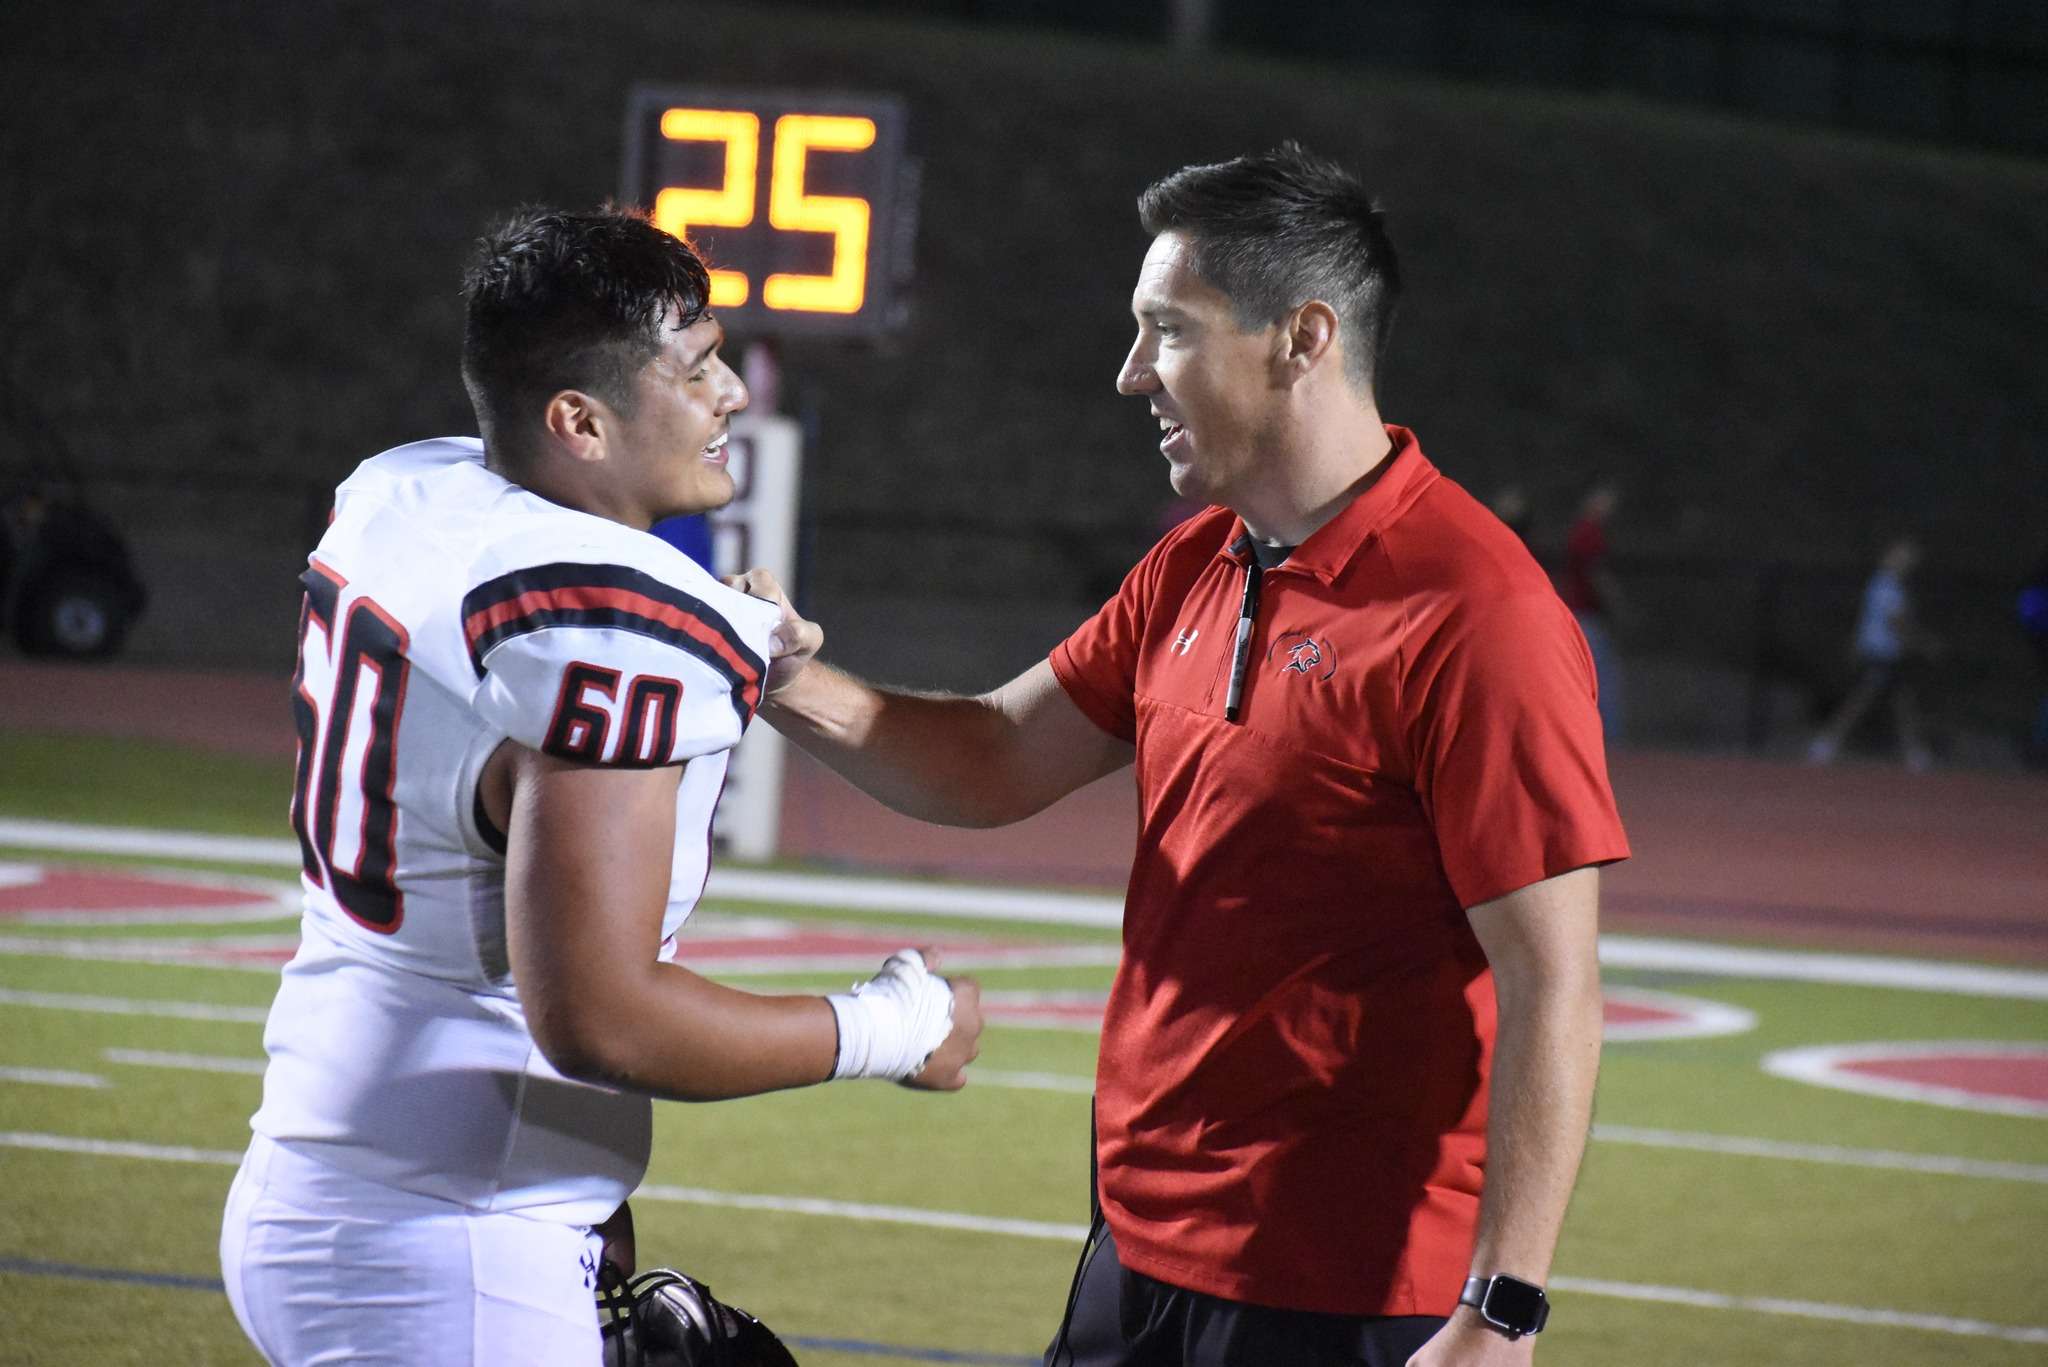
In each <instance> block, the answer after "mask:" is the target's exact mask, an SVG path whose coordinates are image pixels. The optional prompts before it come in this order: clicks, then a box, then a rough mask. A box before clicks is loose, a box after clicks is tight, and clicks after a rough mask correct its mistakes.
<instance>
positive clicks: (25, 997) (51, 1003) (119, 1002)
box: [0, 987, 270, 1025]
mask: <svg viewBox="0 0 2048 1367" xmlns="http://www.w3.org/2000/svg"><path fill="white" fill-rule="evenodd" d="M0 1006H37V1007H42V1008H44V1009H46V1010H51V1011H84V1012H88V1013H90V1014H93V1015H100V1016H162V1017H165V1018H167V1019H173V1020H194V1021H236V1022H240V1023H243V1024H248V1025H261V1024H263V1022H264V1021H266V1020H268V1019H269V1018H270V1008H269V1007H267V1006H222V1005H220V1004H218V1003H215V1002H174V1001H159V1000H156V999H154V998H150V997H93V996H85V995H81V994H79V993H75V992H22V991H19V990H17V989H15V988H11V987H0Z"/></svg>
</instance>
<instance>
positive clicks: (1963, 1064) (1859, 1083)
mask: <svg viewBox="0 0 2048 1367" xmlns="http://www.w3.org/2000/svg"><path fill="white" fill-rule="evenodd" d="M1764 1071H1765V1072H1767V1073H1771V1074H1773V1075H1774V1076H1777V1077H1783V1078H1791V1079H1792V1080H1794V1081H1796V1082H1810V1083H1813V1084H1814V1085H1815V1086H1819V1087H1834V1088H1838V1089H1840V1090H1842V1091H1845V1092H1861V1093H1863V1094H1864V1095H1866V1096H1881V1097H1886V1098H1889V1099H1891V1100H1894V1101H1919V1102H1924V1103H1926V1104H1928V1105H1932V1106H1955V1107H1959V1108H1961V1109H1963V1110H1970V1111H1990V1112H1993V1113H1995V1114H1998V1115H2024V1116H2037V1117H2048V1044H2021V1043H2014V1042H2011V1041H2005V1040H1933V1041H1915V1042H1884V1043H1868V1044H1827V1045H1817V1046H1814V1047H1812V1048H1806V1049H1781V1050H1779V1051H1778V1052H1776V1053H1774V1054H1767V1055H1765V1056H1764Z"/></svg>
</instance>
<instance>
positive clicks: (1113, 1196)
mask: <svg viewBox="0 0 2048 1367" xmlns="http://www.w3.org/2000/svg"><path fill="white" fill-rule="evenodd" d="M1387 430H1388V433H1389V435H1390V436H1391V437H1392V438H1393V441H1394V451H1393V453H1392V455H1391V456H1390V457H1389V458H1388V464H1387V466H1386V467H1385V469H1384V471H1383V473H1382V475H1381V477H1380V478H1379V480H1378V481H1377V482H1376V483H1374V484H1373V485H1372V487H1371V488H1369V489H1368V490H1367V491H1366V492H1365V493H1363V494H1362V495H1360V496H1359V497H1358V498H1357V499H1356V500H1354V501H1353V502H1352V504H1351V505H1350V506H1349V507H1348V508H1346V509H1345V510H1344V511H1343V512H1342V513H1340V514H1338V515H1337V517H1336V518H1335V519H1333V520H1332V521H1331V522H1330V523H1329V524H1327V525H1326V526H1324V527H1323V528H1321V529H1320V530H1319V531H1317V532H1316V533H1315V534H1314V535H1313V536H1311V537H1310V538H1309V539H1308V540H1307V541H1306V542H1304V543H1303V544H1302V545H1301V546H1300V547H1299V548H1298V549H1297V550H1296V551H1295V552H1294V554H1293V555H1292V556H1291V557H1290V558H1289V559H1288V560H1287V561H1286V563H1284V564H1282V565H1280V566H1279V567H1277V568H1275V569H1272V570H1268V571H1266V572H1265V575H1264V582H1263V587H1262V593H1261V601H1260V604H1259V609H1258V615H1257V624H1256V627H1255V630H1254V632H1253V636H1252V651H1251V661H1252V665H1251V669H1250V670H1249V673H1248V676H1247V679H1246V683H1245V687H1244V697H1243V704H1242V710H1241V713H1240V716H1239V719H1238V720H1237V721H1235V722H1229V721H1226V720H1225V719H1224V716H1223V712H1224V698H1225V693H1226V691H1227V688H1228V682H1229V674H1230V658H1231V645H1232V641H1233V638H1234V635H1235V631H1236V620H1237V615H1238V608H1239V603H1240V597H1241V593H1242V590H1243V583H1244V574H1245V570H1244V563H1245V557H1241V556H1240V555H1239V554H1234V553H1233V552H1232V550H1231V549H1230V548H1231V547H1232V545H1233V543H1235V542H1236V541H1237V539H1238V538H1239V537H1240V536H1241V535H1242V534H1243V531H1244V528H1243V524H1242V523H1241V522H1239V521H1238V519H1237V518H1236V517H1235V516H1233V515H1232V514H1231V513H1230V512H1229V511H1228V510H1227V509H1223V508H1211V509H1210V510H1209V511H1207V512H1205V513H1202V514H1200V515H1198V516H1196V517H1194V518H1191V519H1190V520H1189V521H1187V522H1185V523H1183V524H1182V525H1181V526H1180V527H1177V528H1175V529H1174V530H1173V531H1172V532H1170V533H1168V535H1167V536H1166V537H1165V539H1163V540H1162V541H1160V543H1159V544H1158V545H1157V546H1155V547H1154V548H1153V549H1152V551H1151V553H1150V554H1148V555H1147V556H1146V557H1145V559H1144V560H1143V561H1141V562H1140V563H1139V565H1138V566H1137V568H1136V569H1134V570H1133V571H1132V572H1131V574H1130V576H1129V577H1128V578H1127V579H1125V581H1124V584H1123V588H1122V589H1121V590H1120V591H1119V593H1118V594H1117V596H1116V597H1115V598H1114V599H1113V600H1111V601H1110V602H1109V603H1108V604H1106V605H1105V606H1104V607H1103V608H1102V610H1101V611H1100V612H1098V613H1097V614H1096V615H1095V616H1094V617H1093V618H1091V619H1090V620H1089V621H1088V622H1087V623H1086V624H1085V625H1083V626H1082V627H1081V629H1080V630H1078V631H1076V632H1075V633H1074V634H1073V636H1071V637H1069V638H1068V639H1067V640H1066V641H1065V642H1063V643H1062V644H1061V645H1060V646H1059V647H1058V648H1057V649H1055V650H1054V651H1053V654H1052V667H1053V671H1054V673H1055V674H1056V675H1057V676H1058V678H1059V681H1060V684H1061V685H1062V687H1064V688H1065V689H1066V691H1067V693H1068V695H1069V696H1070V697H1072V698H1073V700H1074V702H1075V703H1076V705H1078V706H1079V707H1080V708H1081V710H1082V711H1083V712H1085V713H1086V714H1087V715H1088V716H1089V717H1090V718H1091V719H1093V720H1094V721H1095V723H1096V724H1097V725H1099V726H1101V727H1102V728H1103V729H1104V730H1106V731H1108V732H1110V733H1111V734H1113V735H1116V736H1120V737H1122V738H1123V739H1125V740H1128V741H1132V742H1133V743H1135V745H1136V746H1137V770H1138V790H1139V803H1140V809H1141V818H1140V819H1141V826H1140V831H1139V836H1138V849H1137V855H1136V858H1135V861H1134V863H1133V865H1132V869H1131V881H1130V889H1129V893H1128V895H1127V898H1126V901H1125V906H1124V955H1123V962H1122V966H1121V967H1120V968H1119V969H1118V971H1117V976H1116V982H1115V985H1114V986H1113V987H1112V988H1111V991H1110V998H1109V1008H1108V1013H1107V1015H1106V1017H1105V1019H1104V1022H1103V1033H1102V1054H1101V1062H1100V1069H1099V1074H1098V1078H1097V1084H1096V1086H1097V1091H1096V1123H1097V1128H1098V1148H1097V1157H1098V1160H1099V1164H1100V1188H1101V1196H1102V1203H1103V1209H1104V1213H1105V1215H1106V1216H1107V1218H1108V1220H1109V1224H1110V1228H1111V1229H1112V1230H1113V1231H1114V1232H1115V1234H1116V1240H1117V1249H1118V1252H1119V1254H1120V1255H1121V1257H1122V1259H1123V1262H1124V1264H1125V1265H1126V1266H1128V1267H1130V1268H1133V1269H1135V1270H1137V1271H1141V1272H1144V1273H1146V1274H1148V1275H1150V1276H1153V1277H1156V1278H1158V1279H1159V1280H1161V1281H1165V1282H1169V1283H1172V1284H1174V1285H1176V1286H1183V1287H1188V1288H1191V1289H1194V1290H1197V1291H1204V1292H1208V1293H1210V1294H1212V1295H1218V1296H1224V1297H1228V1298H1230V1299H1232V1300H1238V1301H1247V1302H1251V1303H1254V1304H1261V1305H1273V1306H1281V1307H1286V1308H1291V1309H1301V1310H1319V1311H1328V1312H1336V1313H1347V1314H1378V1315H1445V1314H1448V1313H1450V1311H1451V1309H1452V1308H1453V1306H1454V1305H1455V1304H1456V1302H1457V1299H1458V1291H1459V1289H1460V1287H1461V1285H1462V1284H1463V1281H1464V1277H1465V1273H1466V1262H1467V1259H1468V1258H1469V1256H1470V1253H1471V1247H1472V1238H1473V1229H1474V1225H1475V1221H1476V1219H1477V1216H1478V1208H1479V1189H1480V1178H1481V1172H1482V1170H1483V1167H1484V1164H1485V1155H1486V1145H1485V1127H1486V1083H1487V1076H1488V1070H1489V1066H1490V1064H1491V1062H1492V1055H1493V1039H1494V994H1493V978H1492V975H1491V973H1490V972H1489V971H1488V969H1487V966H1486V959H1485V956H1484V955H1483V954H1482V953H1481V952H1480V949H1479V944H1478V941H1477V940H1476V939H1474V937H1473V935H1472V930H1471V926H1470V924H1469V923H1468V921H1467V919H1466V916H1465V908H1467V907H1470V906H1473V905H1476V904H1478V903H1480V902H1485V901H1489V900H1491V899H1492V898H1495V897H1499V896H1501V895H1502V894H1504V893H1507V892H1512V891H1513V890H1515V889H1516V888H1520V887H1525V886H1527V885H1528V884H1530V883H1535V882H1538V881H1540V880H1542V879H1544V878H1548V877H1551V876H1553V875H1555V874H1560V873H1564V872H1567V871H1569V870H1571V869H1575V868H1579V867H1581V866H1583V865H1587V864H1598V863H1603V862H1606V861H1609V860H1614V859H1621V858H1624V857H1626V856H1627V853H1628V847H1627V843H1626V841H1625V839H1624V837H1623V835H1622V831H1621V824H1620V821H1619V819H1618V818H1617V817H1616V815H1615V810H1614V799H1613V796H1612V794H1611V793H1610V791H1609V789H1608V785H1607V771H1606V762H1605V759H1604V756H1603V754H1602V750H1601V739H1600V721H1599V717H1598V714H1597V713H1596V712H1595V710H1594V705H1593V703H1594V693H1593V688H1594V684H1593V666H1592V662H1591V660H1590V658H1589V657H1588V655H1587V651H1586V645H1585V640H1584V638H1583V637H1582V636H1581V634H1580V632H1579V630H1578V627H1577V625H1576V624H1575V623H1574V622H1573V621H1572V618H1571V615H1570V614H1569V613H1568V612H1567V611H1566V610H1565V608H1564V606H1563V604H1562V603H1560V602H1559V601H1558V598H1557V595H1556V593H1554V592H1553V591H1552V589H1551V587H1550V583H1549V580H1548V579H1547V578H1546V577H1545V576H1544V574H1543V571H1542V570H1541V569H1539V568H1538V567H1537V565H1536V562H1535V561H1534V560H1532V559H1531V558H1530V556H1529V552H1528V551H1527V550H1526V549H1525V548H1524V547H1523V545H1522V543H1521V541H1520V540H1518V539H1517V538H1516V537H1515V535H1514V533H1512V532H1510V531H1509V530H1508V529H1507V528H1506V527H1504V526H1502V525H1501V523H1500V522H1499V521H1498V520H1497V519H1496V518H1495V517H1494V516H1493V515H1492V514H1491V513H1489V512H1487V511H1486V510H1485V509H1484V508H1482V507H1481V506H1480V505H1479V504H1478V503H1477V502H1476V501H1474V500H1473V499H1472V497H1471V496H1470V495H1468V494H1467V493H1466V492H1465V491H1464V490H1463V489H1461V488H1459V487H1458V486H1457V485H1455V484H1453V483H1452V482H1451V481H1450V480H1448V479H1445V478H1443V477H1442V476H1441V475H1440V474H1438V472H1437V470H1436V468H1435V467H1434V466H1432V465H1431V464H1430V463H1429V462H1428V461H1427V460H1426V459H1424V458H1423V455H1422V451H1421V449H1420V448H1419V447H1417V445H1416V444H1415V439H1414V437H1413V436H1412V435H1410V434H1409V433H1408V432H1407V431H1405V430H1404V429H1402V428H1398V427H1389V428H1388V429H1387Z"/></svg>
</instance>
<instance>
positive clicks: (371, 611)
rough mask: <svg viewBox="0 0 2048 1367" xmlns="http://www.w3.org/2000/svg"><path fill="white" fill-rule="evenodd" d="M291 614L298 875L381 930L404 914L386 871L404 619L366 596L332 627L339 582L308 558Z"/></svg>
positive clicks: (393, 853)
mask: <svg viewBox="0 0 2048 1367" xmlns="http://www.w3.org/2000/svg"><path fill="white" fill-rule="evenodd" d="M300 582H301V583H303V584H305V586H306V601H305V606H304V608H303V609H301V612H300V616H299V667H298V673H297V675H296V677H294V678H293V680H292V716H293V719H294V720H295V721H296V722H297V723H298V731H299V767H298V780H297V782H296V783H295V784H294V786H293V790H292V829H293V830H295V831H297V832H298V835H299V854H300V858H301V861H302V863H303V865H304V868H305V873H306V878H307V880H308V881H309V882H311V883H312V884H313V885H314V886H315V887H318V888H324V889H325V890H326V891H327V893H328V895H329V896H331V897H332V898H333V899H334V900H335V902H336V903H337V904H338V905H339V906H340V907H341V909H342V910H343V911H345V912H347V913H348V914H349V916H350V917H351V918H353V919H354V920H355V921H356V922H357V923H358V924H360V925H362V926H364V927H365V928H367V929H370V930H374V931H378V932H381V933H383V934H386V935H388V934H390V933H391V932H393V931H395V930H397V929H398V925H399V922H400V921H401V920H402V919H404V916H405V899H404V896H403V895H402V894H401V893H400V892H399V890H398V883H397V881H396V879H395V878H394V876H393V875H394V874H395V872H396V870H397V865H398V849H397V837H398V823H397V809H396V807H395V805H394V804H393V802H392V790H393V788H394V787H395V786H396V784H397V779H398V768H397V764H396V762H395V757H394V754H393V751H394V749H395V748H396V742H397V737H398V718H399V715H400V713H401V712H403V711H404V709H405V682H406V676H407V675H408V674H410V673H411V671H412V664H411V662H410V661H408V660H407V659H406V657H405V651H406V647H407V645H408V644H410V642H409V641H408V639H407V636H406V631H405V628H404V627H402V626H400V625H399V624H398V621H397V619H396V618H394V617H392V616H391V614H390V613H388V612H386V611H385V610H384V609H383V608H381V607H379V606H377V604H376V603H374V602H372V601H371V600H370V599H368V598H358V599H356V600H355V602H353V603H351V604H350V605H349V610H348V618H347V620H346V621H345V622H343V623H342V625H341V630H340V631H339V632H337V631H336V630H335V622H334V617H335V609H336V607H337V606H338V604H339V603H340V600H341V590H342V588H343V586H344V585H345V583H346V582H347V581H345V580H343V579H342V578H341V576H339V575H337V574H335V573H334V571H332V570H330V569H327V568H326V567H325V566H323V565H320V564H318V563H315V564H314V566H313V567H312V568H311V569H309V570H307V571H306V573H305V574H303V575H301V576H300Z"/></svg>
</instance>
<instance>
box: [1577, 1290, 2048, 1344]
mask: <svg viewBox="0 0 2048 1367" xmlns="http://www.w3.org/2000/svg"><path fill="white" fill-rule="evenodd" d="M1550 1286H1551V1288H1552V1289H1553V1290H1557V1291H1563V1292H1566V1293H1567V1294H1569V1293H1573V1292H1576V1293H1578V1294H1580V1295H1586V1296H1614V1297H1618V1298H1619V1299H1622V1300H1629V1301H1654V1302H1656V1303H1658V1304H1661V1305H1689V1306H1694V1307H1697V1308H1698V1309H1701V1310H1746V1311H1748V1312H1750V1313H1752V1314H1758V1315H1792V1316H1796V1317H1798V1318H1800V1319H1812V1320H1833V1321H1835V1322H1837V1323H1841V1324H1862V1325H1872V1326H1876V1327H1878V1328H1883V1329H1924V1330H1926V1331H1927V1332H1929V1333H1933V1334H1963V1335H1969V1336H1972V1337H1977V1338H1994V1339H2004V1340H2005V1341H2006V1342H2008V1343H2048V1328H2044V1327H2040V1326H2035V1325H2021V1324H1993V1323H1991V1322H1989V1321H1988V1320H1967V1319H1957V1318H1955V1317H1953V1316H1950V1315H1921V1314H1914V1313H1912V1312H1910V1311H1906V1310H1871V1309H1866V1308H1864V1307H1862V1306H1858V1305H1827V1304H1824V1303H1822V1302H1819V1301H1791V1300H1780V1299H1778V1298H1776V1297H1773V1296H1729V1295H1723V1294H1722V1293H1720V1292H1718V1291H1694V1290H1691V1289H1689V1288H1687V1287H1682V1286H1644V1285H1641V1284H1639V1283H1636V1282H1610V1281H1599V1280H1595V1279H1592V1278H1588V1277H1552V1278H1551V1279H1550Z"/></svg>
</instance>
